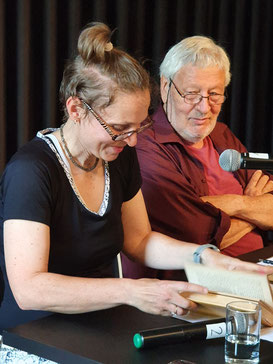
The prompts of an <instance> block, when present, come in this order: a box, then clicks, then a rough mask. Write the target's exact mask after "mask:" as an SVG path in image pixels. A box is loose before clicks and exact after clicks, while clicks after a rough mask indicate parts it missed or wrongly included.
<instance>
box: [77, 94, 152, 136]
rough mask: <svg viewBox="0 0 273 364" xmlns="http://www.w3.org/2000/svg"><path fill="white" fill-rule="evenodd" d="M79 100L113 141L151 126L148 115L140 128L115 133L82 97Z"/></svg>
mask: <svg viewBox="0 0 273 364" xmlns="http://www.w3.org/2000/svg"><path fill="white" fill-rule="evenodd" d="M80 100H81V102H82V103H83V104H84V105H85V106H86V108H87V109H88V110H89V111H90V112H91V114H92V115H93V116H94V117H95V118H96V119H97V121H98V122H99V123H100V125H101V126H102V127H103V128H104V129H105V130H106V131H107V133H108V134H109V135H110V136H111V138H112V140H114V141H118V140H124V139H126V138H129V137H130V136H131V135H133V134H134V133H136V134H139V133H141V132H142V131H144V130H145V129H148V128H149V127H150V126H152V124H153V122H154V121H153V120H152V119H151V118H150V116H148V117H147V119H146V120H145V121H143V123H142V126H141V127H140V128H138V129H135V130H129V131H126V132H125V133H121V134H115V133H114V132H113V131H112V130H111V126H110V125H108V124H107V123H106V122H105V121H103V120H102V118H101V117H100V116H99V115H98V114H97V113H96V111H95V110H94V109H93V108H92V107H91V106H90V105H88V104H87V102H85V101H83V100H82V99H80Z"/></svg>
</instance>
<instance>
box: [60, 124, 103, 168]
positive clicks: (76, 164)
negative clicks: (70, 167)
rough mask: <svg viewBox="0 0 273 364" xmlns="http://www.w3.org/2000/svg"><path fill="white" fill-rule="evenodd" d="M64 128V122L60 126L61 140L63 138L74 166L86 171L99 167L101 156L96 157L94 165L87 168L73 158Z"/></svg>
mask: <svg viewBox="0 0 273 364" xmlns="http://www.w3.org/2000/svg"><path fill="white" fill-rule="evenodd" d="M63 128H64V124H62V125H61V126H60V134H61V140H62V144H63V146H64V149H65V151H66V153H67V155H68V157H69V159H70V160H71V162H72V163H73V164H74V166H76V167H78V168H80V169H82V170H83V171H85V172H91V171H93V169H95V168H96V167H97V165H98V162H99V158H97V157H96V160H95V163H94V164H93V166H92V167H89V168H86V167H83V166H81V165H80V164H79V163H78V162H77V161H75V159H74V158H73V156H72V154H71V153H70V150H69V149H68V146H67V144H66V141H65V139H64V131H63Z"/></svg>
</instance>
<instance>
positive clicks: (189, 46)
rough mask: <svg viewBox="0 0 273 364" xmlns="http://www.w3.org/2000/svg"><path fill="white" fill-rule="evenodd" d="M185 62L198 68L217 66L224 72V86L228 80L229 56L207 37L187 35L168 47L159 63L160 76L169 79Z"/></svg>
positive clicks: (229, 74)
mask: <svg viewBox="0 0 273 364" xmlns="http://www.w3.org/2000/svg"><path fill="white" fill-rule="evenodd" d="M187 64H192V65H194V66H197V67H200V68H205V67H211V66H217V67H219V68H220V69H223V70H224V72H225V86H227V85H228V84H229V82H230V78H231V73H230V62H229V58H228V56H227V54H226V52H225V50H224V49H223V48H222V47H220V46H218V45H217V44H216V43H215V42H214V41H213V40H212V39H210V38H208V37H204V36H193V37H188V38H185V39H183V40H182V41H180V42H179V43H177V44H175V45H174V46H173V47H172V48H170V49H169V51H168V52H167V54H166V56H165V58H164V60H163V62H162V63H161V65H160V76H164V77H165V78H167V79H171V78H173V77H174V75H175V74H176V72H177V71H179V70H180V69H181V68H182V67H184V66H186V65H187Z"/></svg>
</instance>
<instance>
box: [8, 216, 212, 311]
mask: <svg viewBox="0 0 273 364" xmlns="http://www.w3.org/2000/svg"><path fill="white" fill-rule="evenodd" d="M49 233H50V231H49V227H48V226H47V225H44V224H41V223H38V222H33V221H26V220H7V221H6V222H5V223H4V244H5V260H6V267H7V274H8V279H9V282H10V286H11V289H12V292H13V294H14V297H15V299H16V301H17V303H18V305H19V307H20V308H21V309H25V310H46V311H52V312H61V313H82V312H88V311H95V310H101V309H106V308H110V307H114V306H117V305H120V304H128V305H132V306H135V307H137V308H139V309H140V310H142V311H145V312H149V313H154V314H161V315H170V313H171V312H175V311H176V312H177V314H182V313H183V308H185V309H193V308H195V307H196V305H195V304H194V303H193V302H191V301H189V300H187V299H185V298H183V297H181V296H180V295H179V292H181V291H189V292H192V291H195V292H201V293H202V292H203V293H204V292H206V289H204V288H202V287H200V286H197V285H193V284H189V283H186V282H172V281H158V280H151V279H142V280H131V279H114V278H112V279H105V278H78V277H70V276H65V275H61V274H55V273H50V272H48V257H49V249H50V241H49V236H50V234H49ZM176 306H178V307H179V309H178V310H176Z"/></svg>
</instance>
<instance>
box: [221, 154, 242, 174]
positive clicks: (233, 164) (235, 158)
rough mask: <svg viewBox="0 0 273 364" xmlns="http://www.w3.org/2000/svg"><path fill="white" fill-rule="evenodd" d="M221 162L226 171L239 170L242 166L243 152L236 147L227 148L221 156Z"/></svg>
mask: <svg viewBox="0 0 273 364" xmlns="http://www.w3.org/2000/svg"><path fill="white" fill-rule="evenodd" d="M219 164H220V166H221V168H222V169H223V170H224V171H228V172H234V171H237V169H239V168H240V166H241V153H239V152H237V150H234V149H226V150H224V151H223V153H222V154H221V155H220V157H219Z"/></svg>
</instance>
